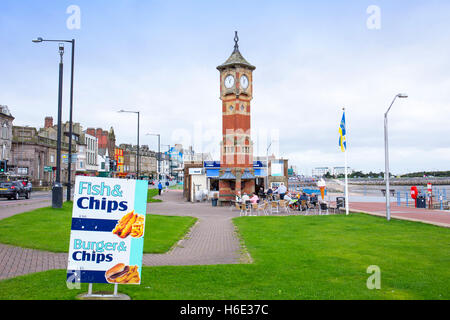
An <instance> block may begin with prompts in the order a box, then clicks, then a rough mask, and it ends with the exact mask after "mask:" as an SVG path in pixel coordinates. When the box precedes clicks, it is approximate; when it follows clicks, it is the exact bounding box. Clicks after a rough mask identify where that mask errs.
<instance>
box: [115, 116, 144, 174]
mask: <svg viewBox="0 0 450 320" xmlns="http://www.w3.org/2000/svg"><path fill="white" fill-rule="evenodd" d="M118 112H120V113H135V114H137V159H136V179H137V180H139V176H140V170H139V169H140V166H139V162H140V159H139V157H140V155H139V149H140V147H139V121H140V119H139V118H140V112H139V111H126V110H120V111H118Z"/></svg>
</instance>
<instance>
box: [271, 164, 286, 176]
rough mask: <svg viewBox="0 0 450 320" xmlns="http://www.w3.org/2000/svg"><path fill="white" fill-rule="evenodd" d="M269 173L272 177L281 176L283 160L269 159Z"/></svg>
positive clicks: (282, 173)
mask: <svg viewBox="0 0 450 320" xmlns="http://www.w3.org/2000/svg"><path fill="white" fill-rule="evenodd" d="M271 174H272V176H273V177H281V176H283V175H284V161H283V160H272V161H271Z"/></svg>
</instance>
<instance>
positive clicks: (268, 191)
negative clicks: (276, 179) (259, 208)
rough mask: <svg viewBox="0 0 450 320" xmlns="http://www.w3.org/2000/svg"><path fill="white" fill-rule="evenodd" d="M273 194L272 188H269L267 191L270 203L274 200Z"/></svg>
mask: <svg viewBox="0 0 450 320" xmlns="http://www.w3.org/2000/svg"><path fill="white" fill-rule="evenodd" d="M272 194H273V190H272V188H270V187H269V189H267V200H269V201H271V200H272Z"/></svg>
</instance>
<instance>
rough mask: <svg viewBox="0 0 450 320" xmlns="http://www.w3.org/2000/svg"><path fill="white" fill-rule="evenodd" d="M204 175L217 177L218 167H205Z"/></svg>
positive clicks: (218, 173)
mask: <svg viewBox="0 0 450 320" xmlns="http://www.w3.org/2000/svg"><path fill="white" fill-rule="evenodd" d="M206 176H207V177H208V178H219V176H220V169H206Z"/></svg>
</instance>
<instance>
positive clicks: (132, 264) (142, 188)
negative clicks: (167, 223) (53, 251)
mask: <svg viewBox="0 0 450 320" xmlns="http://www.w3.org/2000/svg"><path fill="white" fill-rule="evenodd" d="M147 190H148V182H147V181H145V180H124V179H111V178H98V177H84V176H77V177H76V180H75V185H74V200H73V212H72V230H71V234H70V246H69V259H68V266H67V279H68V281H72V282H74V281H73V280H75V282H79V283H113V284H140V283H141V270H142V255H143V248H144V231H145V215H146V209H147Z"/></svg>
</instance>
